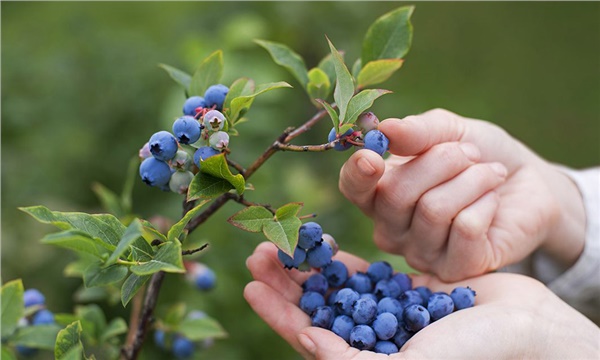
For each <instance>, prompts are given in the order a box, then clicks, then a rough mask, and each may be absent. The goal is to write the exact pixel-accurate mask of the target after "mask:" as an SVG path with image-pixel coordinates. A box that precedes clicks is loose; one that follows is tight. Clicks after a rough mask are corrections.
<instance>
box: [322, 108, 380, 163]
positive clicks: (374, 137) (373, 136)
mask: <svg viewBox="0 0 600 360" xmlns="http://www.w3.org/2000/svg"><path fill="white" fill-rule="evenodd" d="M356 125H357V126H358V128H359V131H355V130H354V129H349V130H348V131H346V132H345V133H343V134H337V133H336V131H335V128H332V129H331V131H330V132H329V135H328V137H327V141H329V142H331V141H334V140H336V139H339V142H337V143H336V144H335V145H334V147H333V148H334V149H335V150H337V151H344V150H348V149H350V148H351V147H352V145H353V140H357V139H358V140H362V142H363V145H364V148H365V149H369V150H372V151H375V152H376V153H378V154H379V155H381V156H383V154H385V152H386V151H387V150H388V148H389V145H390V141H389V140H388V138H387V137H386V136H385V135H384V134H383V133H382V132H381V131H379V130H377V127H378V126H379V119H378V118H377V116H375V114H373V113H372V112H365V113H362V114H360V116H359V117H358V119H357V120H356Z"/></svg>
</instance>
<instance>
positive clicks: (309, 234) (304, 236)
mask: <svg viewBox="0 0 600 360" xmlns="http://www.w3.org/2000/svg"><path fill="white" fill-rule="evenodd" d="M322 236H323V229H322V228H321V225H319V224H317V223H316V222H313V221H311V222H307V223H305V224H302V226H300V230H299V231H298V246H299V247H301V248H303V249H305V250H309V249H312V248H313V247H314V246H315V245H316V244H318V243H320V242H321V238H322Z"/></svg>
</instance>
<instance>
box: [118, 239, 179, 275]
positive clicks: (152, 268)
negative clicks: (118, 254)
mask: <svg viewBox="0 0 600 360" xmlns="http://www.w3.org/2000/svg"><path fill="white" fill-rule="evenodd" d="M130 270H131V272H132V273H134V274H136V275H140V276H142V275H151V274H154V273H157V272H159V271H164V272H170V273H184V272H185V268H184V267H183V260H182V255H181V243H180V242H179V241H173V242H167V243H164V244H162V245H161V246H160V247H159V249H158V251H157V252H156V255H155V256H154V259H152V260H150V261H148V262H146V263H144V264H140V265H133V266H131V267H130Z"/></svg>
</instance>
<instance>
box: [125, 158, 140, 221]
mask: <svg viewBox="0 0 600 360" xmlns="http://www.w3.org/2000/svg"><path fill="white" fill-rule="evenodd" d="M139 167H140V159H139V157H138V156H137V154H136V155H134V156H132V157H131V159H130V160H129V165H128V166H127V175H126V176H125V183H124V184H123V191H122V192H121V208H122V209H123V212H124V215H129V214H130V213H131V203H132V197H133V186H134V185H135V180H136V179H137V177H138V169H139Z"/></svg>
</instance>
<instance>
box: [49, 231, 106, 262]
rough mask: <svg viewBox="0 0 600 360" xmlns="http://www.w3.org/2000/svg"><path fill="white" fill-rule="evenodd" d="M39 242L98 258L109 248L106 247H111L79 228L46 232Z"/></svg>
mask: <svg viewBox="0 0 600 360" xmlns="http://www.w3.org/2000/svg"><path fill="white" fill-rule="evenodd" d="M41 243H42V244H48V245H55V246H60V247H63V248H66V249H69V250H73V251H75V252H77V253H83V254H89V255H93V256H95V257H97V258H99V259H101V258H102V255H103V254H105V253H107V252H108V250H109V249H106V247H112V246H111V245H110V244H106V243H104V242H102V240H100V239H98V238H96V239H94V238H92V237H91V236H89V235H88V234H87V233H85V232H83V231H80V230H66V231H61V232H58V233H53V234H48V235H46V236H44V237H43V238H42V240H41ZM107 245H108V246H107ZM105 246H106V247H105Z"/></svg>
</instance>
